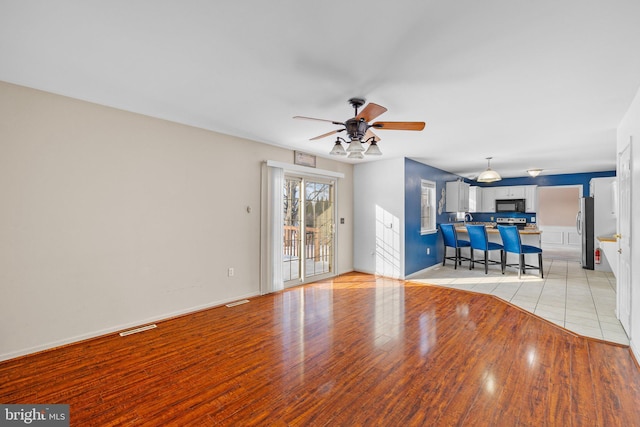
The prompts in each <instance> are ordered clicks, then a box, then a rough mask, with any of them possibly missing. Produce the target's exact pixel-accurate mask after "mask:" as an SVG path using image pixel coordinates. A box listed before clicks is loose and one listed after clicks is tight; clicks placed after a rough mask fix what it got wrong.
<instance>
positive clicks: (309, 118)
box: [293, 116, 344, 125]
mask: <svg viewBox="0 0 640 427" xmlns="http://www.w3.org/2000/svg"><path fill="white" fill-rule="evenodd" d="M293 118H294V119H304V120H315V121H317V122H329V123H333V124H334V125H342V124H344V123H342V122H337V121H335V120H326V119H316V118H315V117H305V116H293Z"/></svg>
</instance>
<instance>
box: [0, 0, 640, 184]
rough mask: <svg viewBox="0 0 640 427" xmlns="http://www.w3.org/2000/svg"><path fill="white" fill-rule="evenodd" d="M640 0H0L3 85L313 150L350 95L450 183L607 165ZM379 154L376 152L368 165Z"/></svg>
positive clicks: (639, 40) (388, 148)
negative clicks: (411, 125)
mask: <svg viewBox="0 0 640 427" xmlns="http://www.w3.org/2000/svg"><path fill="white" fill-rule="evenodd" d="M638 17H640V1H638V0H601V1H593V0H537V1H531V0H482V1H478V0H457V1H445V0H441V1H433V0H432V1H427V0H416V1H408V0H395V1H381V0H367V1H362V0H357V1H354V0H341V1H338V0H324V1H319V0H315V1H313V0H275V1H264V0H244V1H240V0H239V1H223V0H218V1H211V0H180V1H158V0H135V1H131V0H116V1H113V0H111V1H87V0H77V1H69V0H58V1H50V0H41V1H31V0H13V1H9V0H0V58H1V59H0V80H4V81H7V82H11V83H16V84H20V85H24V86H29V87H33V88H37V89H42V90H46V91H49V92H54V93H58V94H63V95H67V96H70V97H74V98H79V99H84V100H88V101H92V102H95V103H98V104H104V105H109V106H113V107H116V108H120V109H124V110H128V111H133V112H138V113H142V114H146V115H149V116H154V117H160V118H164V119H168V120H172V121H176V122H180V123H185V124H189V125H193V126H198V127H202V128H206V129H211V130H214V131H218V132H222V133H227V134H231V135H236V136H240V137H245V138H249V139H252V140H257V141H261V142H265V143H269V144H275V145H280V146H285V147H290V148H293V149H296V150H301V151H305V152H309V153H314V154H317V155H321V156H326V155H327V153H328V152H329V150H330V149H331V148H332V145H333V139H332V138H326V139H323V140H321V141H315V142H311V141H308V138H310V137H313V136H317V135H319V134H322V133H325V132H328V131H331V130H333V129H334V128H336V127H335V126H334V125H332V124H330V123H324V122H313V121H304V120H293V119H292V116H294V115H303V116H312V117H318V118H324V119H331V120H338V121H344V120H346V119H348V118H350V117H351V116H352V115H353V110H352V108H351V106H350V105H349V104H348V103H347V100H348V99H349V98H351V97H355V96H360V97H365V98H367V100H368V101H371V102H375V103H377V104H381V105H383V106H385V107H387V108H388V112H387V113H385V114H384V115H382V116H380V117H379V119H380V120H385V121H425V122H426V123H427V127H426V128H425V130H424V131H422V132H407V131H384V130H380V131H376V133H377V134H378V136H380V137H381V138H382V141H381V142H380V144H379V146H380V148H381V150H382V151H383V153H384V155H383V157H382V158H383V159H384V158H392V157H401V156H406V157H411V158H414V159H417V160H420V161H423V162H425V163H427V164H429V165H432V166H435V167H438V168H441V169H444V170H447V171H450V172H453V173H458V174H461V175H464V176H474V175H477V173H479V172H480V171H481V170H482V169H484V168H485V167H486V160H484V158H485V157H488V156H493V157H494V160H493V161H492V167H493V168H494V169H496V170H498V171H499V172H500V173H501V174H502V175H503V176H504V177H514V176H523V175H525V170H526V169H528V168H534V167H536V168H542V169H544V170H545V172H543V173H547V174H556V173H572V172H590V171H602V170H612V169H615V157H616V153H615V146H616V127H617V125H618V123H619V122H620V120H621V119H622V117H623V115H624V113H625V111H626V110H627V108H628V107H629V105H630V103H631V101H632V99H633V97H634V95H635V94H636V92H637V90H638V87H639V86H640V21H639V20H638ZM374 159H375V160H377V159H378V158H374Z"/></svg>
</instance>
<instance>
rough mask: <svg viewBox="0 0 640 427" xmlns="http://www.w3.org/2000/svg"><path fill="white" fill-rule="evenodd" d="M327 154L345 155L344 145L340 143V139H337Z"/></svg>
mask: <svg viewBox="0 0 640 427" xmlns="http://www.w3.org/2000/svg"><path fill="white" fill-rule="evenodd" d="M329 154H331V155H333V156H346V155H347V152H346V151H345V149H344V147H343V146H342V144H341V143H340V140H339V139H337V140H336V143H335V145H334V146H333V149H332V150H331V151H330V152H329Z"/></svg>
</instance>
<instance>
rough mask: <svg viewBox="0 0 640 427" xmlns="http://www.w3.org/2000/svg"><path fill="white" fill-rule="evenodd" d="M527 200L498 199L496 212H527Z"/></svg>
mask: <svg viewBox="0 0 640 427" xmlns="http://www.w3.org/2000/svg"><path fill="white" fill-rule="evenodd" d="M526 206H527V204H526V201H525V199H498V200H496V212H525V211H526V209H527V207H526Z"/></svg>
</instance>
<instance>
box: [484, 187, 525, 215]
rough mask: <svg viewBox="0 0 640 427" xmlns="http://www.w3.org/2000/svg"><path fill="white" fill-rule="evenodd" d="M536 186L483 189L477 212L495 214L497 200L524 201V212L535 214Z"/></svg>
mask: <svg viewBox="0 0 640 427" xmlns="http://www.w3.org/2000/svg"><path fill="white" fill-rule="evenodd" d="M537 190H538V186H537V185H510V186H503V187H483V188H482V191H481V194H482V203H481V204H476V206H478V210H477V212H495V211H496V200H497V199H525V200H526V212H529V213H535V212H536V210H537V208H538V191H537Z"/></svg>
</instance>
